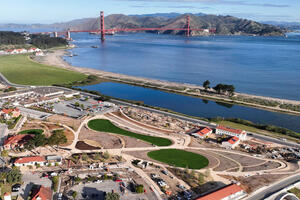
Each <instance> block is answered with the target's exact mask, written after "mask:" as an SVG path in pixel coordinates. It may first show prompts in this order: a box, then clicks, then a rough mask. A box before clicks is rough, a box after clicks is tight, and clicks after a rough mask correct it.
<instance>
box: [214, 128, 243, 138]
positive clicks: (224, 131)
mask: <svg viewBox="0 0 300 200" xmlns="http://www.w3.org/2000/svg"><path fill="white" fill-rule="evenodd" d="M216 134H217V135H228V136H233V137H234V136H235V137H238V138H239V139H240V140H246V137H247V133H246V131H244V130H240V129H234V128H229V127H226V126H221V125H218V127H217V128H216Z"/></svg>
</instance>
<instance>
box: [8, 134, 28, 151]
mask: <svg viewBox="0 0 300 200" xmlns="http://www.w3.org/2000/svg"><path fill="white" fill-rule="evenodd" d="M33 137H34V135H32V134H19V135H15V136H11V137H9V138H7V139H6V140H5V141H4V145H3V147H4V149H6V150H8V149H14V148H16V147H19V148H23V147H24V145H25V144H26V143H27V142H28V141H29V140H31V139H32V138H33Z"/></svg>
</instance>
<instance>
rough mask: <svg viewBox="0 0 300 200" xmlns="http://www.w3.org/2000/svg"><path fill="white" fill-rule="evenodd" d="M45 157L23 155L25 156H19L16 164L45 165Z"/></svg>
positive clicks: (19, 165) (18, 165)
mask: <svg viewBox="0 0 300 200" xmlns="http://www.w3.org/2000/svg"><path fill="white" fill-rule="evenodd" d="M45 162H46V160H45V158H44V157H41V156H29V157H23V158H17V159H16V160H15V162H14V165H15V166H17V167H21V166H34V165H37V164H39V165H40V166H44V165H45Z"/></svg>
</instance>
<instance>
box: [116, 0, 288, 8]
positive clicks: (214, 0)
mask: <svg viewBox="0 0 300 200" xmlns="http://www.w3.org/2000/svg"><path fill="white" fill-rule="evenodd" d="M121 1H134V2H177V3H179V2H180V3H209V4H229V5H241V6H258V7H274V8H288V7H291V6H290V5H288V4H272V3H249V2H247V1H242V0H237V1H234V0H121Z"/></svg>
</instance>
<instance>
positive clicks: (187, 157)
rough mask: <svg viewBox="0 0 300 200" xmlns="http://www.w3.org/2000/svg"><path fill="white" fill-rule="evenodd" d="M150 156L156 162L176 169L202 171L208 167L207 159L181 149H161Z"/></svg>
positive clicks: (149, 154) (150, 153)
mask: <svg viewBox="0 0 300 200" xmlns="http://www.w3.org/2000/svg"><path fill="white" fill-rule="evenodd" d="M148 156H149V157H150V158H152V159H154V160H158V161H160V162H164V163H167V164H169V165H171V166H175V167H182V168H186V167H187V168H189V169H201V168H203V167H206V166H207V165H208V159H207V158H206V157H204V156H202V155H200V154H196V153H192V152H188V151H184V150H179V149H161V150H157V151H151V152H149V153H148Z"/></svg>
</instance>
